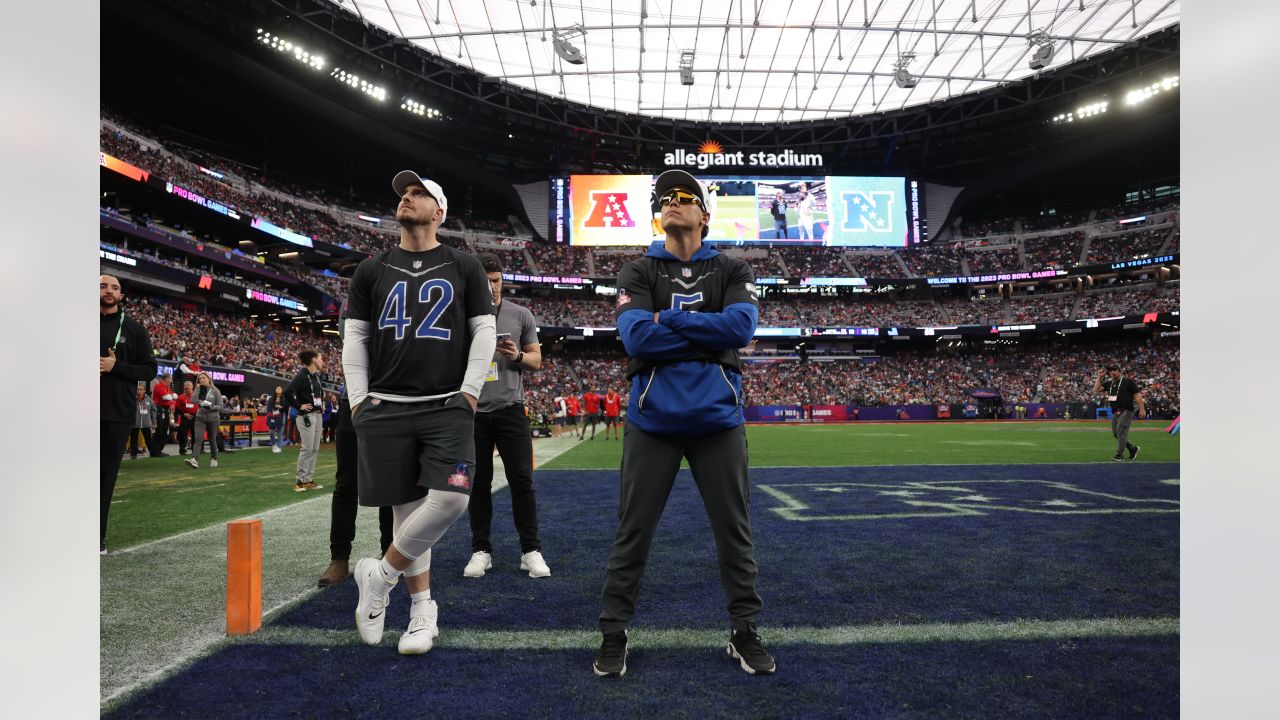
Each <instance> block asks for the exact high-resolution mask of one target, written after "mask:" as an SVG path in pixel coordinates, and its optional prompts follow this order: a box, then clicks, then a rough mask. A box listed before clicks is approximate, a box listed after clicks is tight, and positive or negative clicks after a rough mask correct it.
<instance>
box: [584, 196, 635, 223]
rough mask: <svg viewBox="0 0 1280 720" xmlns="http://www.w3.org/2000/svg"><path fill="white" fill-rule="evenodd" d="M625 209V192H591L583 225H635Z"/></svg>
mask: <svg viewBox="0 0 1280 720" xmlns="http://www.w3.org/2000/svg"><path fill="white" fill-rule="evenodd" d="M635 225H636V221H635V220H632V219H631V213H630V212H628V211H627V193H624V192H614V191H611V190H605V191H601V192H593V193H591V212H590V214H588V215H587V219H586V220H585V221H583V223H582V226H583V227H635Z"/></svg>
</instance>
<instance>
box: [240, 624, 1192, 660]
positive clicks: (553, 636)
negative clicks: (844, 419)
mask: <svg viewBox="0 0 1280 720" xmlns="http://www.w3.org/2000/svg"><path fill="white" fill-rule="evenodd" d="M444 621H445V622H444V624H443V625H442V627H441V629H440V639H439V640H438V641H437V642H436V648H437V652H448V651H449V650H452V649H457V650H494V651H507V650H535V651H536V650H581V651H583V652H584V653H587V652H590V651H591V650H592V649H594V648H595V647H596V646H598V645H599V643H600V632H599V631H598V630H472V629H468V628H460V627H451V626H449V624H448V618H447V617H445V618H444ZM1179 623H1180V620H1179V618H1176V617H1154V618H1074V619H1070V620H1012V621H1005V622H999V621H990V620H979V621H974V622H965V623H925V624H909V625H903V624H892V625H839V626H835V627H778V628H770V627H764V628H761V630H762V632H761V635H762V636H763V638H764V640H765V642H767V643H769V644H770V645H771V646H784V645H825V646H842V645H882V644H895V643H933V642H993V641H1027V640H1056V639H1065V638H1097V637H1152V636H1166V635H1178V634H1179ZM401 634H402V632H401V631H400V630H398V629H392V628H388V629H387V631H386V634H385V635H384V637H383V641H382V648H381V649H370V652H388V651H390V650H392V648H391V647H390V646H391V645H393V644H394V642H395V640H396V639H397V638H398V637H399V636H400V635H401ZM727 636H728V631H726V630H708V629H702V628H697V629H694V628H689V629H682V628H676V629H671V628H662V629H657V628H654V629H649V628H632V632H631V634H630V639H629V642H630V647H631V648H632V649H635V648H668V649H684V648H706V647H719V646H722V645H724V644H725V641H726V639H727ZM227 644H228V645H232V644H234V645H310V646H320V647H339V646H355V645H363V643H362V642H361V641H360V639H359V637H358V635H357V634H356V632H355V630H354V629H349V630H328V629H325V630H322V629H314V628H299V627H264V628H263V629H262V630H261V631H259V632H257V633H255V634H254V635H247V636H243V637H239V638H232V639H229V640H228V642H227Z"/></svg>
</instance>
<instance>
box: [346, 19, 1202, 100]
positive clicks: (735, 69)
mask: <svg viewBox="0 0 1280 720" xmlns="http://www.w3.org/2000/svg"><path fill="white" fill-rule="evenodd" d="M329 1H330V2H333V3H335V4H336V5H338V6H340V7H341V8H343V9H345V10H346V11H348V12H350V13H352V14H354V15H356V16H358V17H359V18H360V19H361V20H363V21H364V22H367V23H371V24H373V25H376V26H378V27H380V28H382V29H383V30H385V31H387V32H389V33H392V34H394V35H396V36H398V37H403V38H405V39H407V40H409V41H410V42H412V43H413V44H415V45H417V46H419V47H421V48H422V49H424V50H426V51H427V52H429V53H432V54H435V55H437V56H439V57H441V58H444V59H447V60H449V61H451V62H455V63H458V64H461V65H464V66H467V67H470V68H473V69H475V70H476V71H478V72H480V73H482V74H484V75H487V76H490V77H493V78H499V79H502V80H505V81H506V82H509V83H511V84H512V85H516V86H520V87H524V88H528V89H531V90H535V91H537V92H540V93H544V94H546V95H550V96H554V97H563V98H566V99H568V100H571V101H575V102H579V103H583V104H586V105H591V106H594V107H600V108H607V109H612V110H619V111H622V112H627V113H639V114H641V115H653V116H660V117H667V118H678V119H690V120H698V121H709V122H748V123H752V122H758V123H775V122H789V121H797V120H818V119H823V118H836V117H847V116H850V115H863V114H868V113H876V112H885V111H891V110H899V109H902V108H908V107H911V106H915V105H922V104H926V103H934V102H938V101H942V100H945V99H947V98H950V97H954V96H957V95H963V94H966V93H973V92H978V91H981V90H986V89H989V88H992V87H996V86H999V85H1002V84H1006V83H1010V82H1014V81H1017V80H1020V79H1023V78H1026V77H1029V76H1032V75H1035V74H1036V72H1037V71H1036V70H1033V69H1031V68H1030V67H1029V62H1030V61H1031V59H1032V55H1033V53H1035V52H1036V51H1037V49H1040V48H1043V47H1044V46H1046V45H1048V44H1050V43H1051V44H1052V48H1053V50H1052V52H1053V59H1052V60H1051V61H1050V62H1049V63H1048V64H1047V68H1054V67H1059V66H1062V65H1064V64H1067V63H1070V62H1071V61H1072V60H1075V59H1079V58H1082V57H1087V56H1090V55H1093V54H1096V53H1100V52H1104V51H1107V50H1111V49H1114V48H1116V47H1119V46H1123V45H1125V44H1126V43H1129V42H1131V41H1133V40H1136V39H1138V38H1141V37H1143V36H1146V35H1148V34H1150V33H1153V32H1156V31H1158V30H1161V29H1163V28H1166V27H1169V26H1171V25H1176V24H1177V23H1178V22H1179V18H1180V12H1181V8H1180V2H1178V0H555V1H552V0H329ZM574 26H577V27H576V28H574ZM1033 34H1035V36H1036V38H1037V42H1033V41H1032V40H1031V39H1030V38H1031V37H1032V36H1033ZM557 35H559V36H560V37H561V38H563V39H564V40H565V41H566V42H567V43H568V44H569V45H571V46H573V48H576V49H577V50H579V51H581V54H582V56H583V57H582V62H581V64H574V63H572V62H569V61H567V60H566V59H565V58H566V57H572V56H573V50H572V49H571V48H570V49H567V50H566V51H565V52H557V51H556V49H555V46H556V39H557ZM689 50H692V51H694V55H693V58H692V75H693V78H692V79H693V84H692V85H686V84H682V82H681V79H682V78H681V75H682V73H681V69H680V64H681V60H682V53H683V52H685V51H689ZM912 53H913V54H914V57H913V58H911V57H908V54H912ZM902 62H905V63H906V64H905V69H906V71H907V72H908V73H909V74H910V75H911V76H913V77H914V78H915V81H916V84H915V86H914V87H899V86H898V83H895V75H894V74H895V71H897V70H898V68H899V66H900V63H902ZM686 64H688V59H687V58H686ZM686 79H687V78H686Z"/></svg>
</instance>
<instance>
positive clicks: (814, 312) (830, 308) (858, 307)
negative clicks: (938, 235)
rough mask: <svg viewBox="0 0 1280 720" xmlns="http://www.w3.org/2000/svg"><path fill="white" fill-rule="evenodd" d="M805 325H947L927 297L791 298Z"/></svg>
mask: <svg viewBox="0 0 1280 720" xmlns="http://www.w3.org/2000/svg"><path fill="white" fill-rule="evenodd" d="M794 304H795V306H796V308H797V309H798V310H799V311H800V316H801V319H802V321H803V322H804V325H806V326H810V327H815V326H828V327H842V326H843V327H897V326H901V327H931V326H936V325H945V324H947V323H946V321H945V319H944V318H943V316H942V311H941V308H939V307H938V306H937V305H936V304H934V303H933V302H931V301H928V300H922V301H910V302H894V301H892V300H889V299H886V298H883V297H867V298H865V299H863V298H845V299H842V298H821V299H819V298H804V299H796V300H795V301H794Z"/></svg>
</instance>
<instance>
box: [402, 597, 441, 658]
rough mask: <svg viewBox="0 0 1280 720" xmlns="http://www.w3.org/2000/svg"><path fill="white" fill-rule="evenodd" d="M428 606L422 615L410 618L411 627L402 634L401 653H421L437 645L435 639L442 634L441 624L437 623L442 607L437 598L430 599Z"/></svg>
mask: <svg viewBox="0 0 1280 720" xmlns="http://www.w3.org/2000/svg"><path fill="white" fill-rule="evenodd" d="M426 606H427V607H426V609H425V610H424V611H423V612H422V614H421V615H415V616H413V617H410V618H409V629H408V630H406V631H405V633H404V634H403V635H401V636H400V645H399V649H400V654H401V655H421V654H422V653H424V652H427V651H428V650H430V649H431V647H432V646H433V645H435V639H436V638H437V637H439V636H440V626H439V624H438V623H437V619H438V617H439V612H440V608H439V606H437V605H436V601H435V600H428V601H427V602H426Z"/></svg>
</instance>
